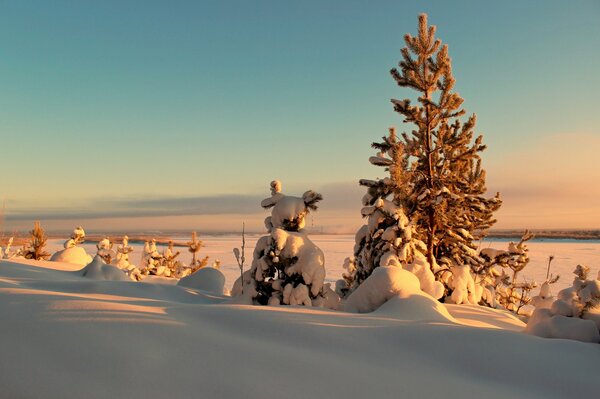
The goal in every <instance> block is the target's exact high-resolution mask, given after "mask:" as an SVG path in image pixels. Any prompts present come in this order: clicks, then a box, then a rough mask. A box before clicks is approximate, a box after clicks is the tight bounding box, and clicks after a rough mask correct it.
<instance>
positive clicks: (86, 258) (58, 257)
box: [50, 246, 92, 266]
mask: <svg viewBox="0 0 600 399" xmlns="http://www.w3.org/2000/svg"><path fill="white" fill-rule="evenodd" d="M50 260H51V261H52V262H63V263H73V264H75V265H81V266H85V265H87V264H89V263H91V262H92V257H91V256H90V255H89V254H88V253H87V252H85V249H83V248H82V247H76V246H75V247H70V248H65V249H63V250H61V251H58V252H55V253H54V255H52V257H51V258H50Z"/></svg>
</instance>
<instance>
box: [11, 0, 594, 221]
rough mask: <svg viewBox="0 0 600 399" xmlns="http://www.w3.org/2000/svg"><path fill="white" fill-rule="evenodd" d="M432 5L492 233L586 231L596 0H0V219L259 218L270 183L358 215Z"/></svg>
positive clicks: (347, 217) (336, 215) (327, 209)
mask: <svg viewBox="0 0 600 399" xmlns="http://www.w3.org/2000/svg"><path fill="white" fill-rule="evenodd" d="M421 12H427V13H428V14H429V22H430V23H431V24H434V25H437V27H438V31H437V32H438V37H440V38H441V39H442V40H443V42H444V43H447V44H448V45H449V51H450V55H451V57H452V59H453V71H454V75H455V77H456V80H457V84H456V90H457V91H458V92H459V93H460V94H461V95H462V96H463V97H464V99H465V103H464V107H465V108H466V110H467V112H468V113H473V112H474V113H477V115H478V127H477V132H478V133H480V134H484V141H485V143H487V144H488V146H489V147H488V150H487V151H486V152H485V153H484V154H483V157H484V166H485V167H486V168H487V170H488V187H489V189H490V191H491V192H495V191H500V192H501V194H502V197H503V200H504V205H503V208H502V210H501V211H500V212H499V213H498V220H499V222H498V225H497V227H499V228H524V227H531V228H600V161H599V159H600V158H599V157H598V155H597V152H598V151H599V149H600V111H599V110H598V107H599V106H600V75H599V74H598V65H600V24H599V23H598V21H599V20H600V2H598V1H577V2H567V1H547V0H545V1H518V2H517V1H514V2H482V1H459V2H448V1H433V2H432V1H427V2H420V1H398V0H396V1H376V2H373V1H347V0H346V1H302V2H291V1H169V2H167V1H103V2H92V1H52V2H48V1H36V2H34V1H24V0H20V1H0V135H1V141H0V143H1V144H0V148H1V150H2V153H1V157H0V165H1V166H2V171H3V172H4V173H2V183H1V184H0V187H1V189H0V195H1V199H2V200H4V203H5V222H4V226H3V227H2V228H3V229H4V230H10V229H18V228H27V227H29V226H30V225H31V221H32V220H35V219H41V220H42V221H43V223H44V224H45V225H46V226H48V227H49V228H50V229H63V228H65V229H66V228H71V227H72V226H74V225H77V224H82V225H84V227H85V226H87V227H88V228H91V229H96V230H102V229H105V230H107V229H111V230H115V229H116V230H127V229H179V228H194V229H198V230H199V231H213V230H232V229H237V228H238V226H239V225H240V224H241V221H242V220H246V221H248V223H249V224H250V226H252V227H253V228H255V230H260V228H261V225H262V222H261V221H262V219H263V218H264V216H265V215H266V213H267V212H266V211H262V210H261V209H260V208H259V204H258V201H259V200H260V199H261V198H263V197H266V196H268V193H269V189H268V184H269V181H270V180H272V179H274V178H277V179H280V180H281V181H282V182H283V186H284V192H286V193H289V194H298V195H299V194H301V193H302V192H303V191H305V190H306V189H309V188H312V189H316V190H321V191H322V192H323V194H324V196H325V200H324V201H323V203H322V211H320V212H318V213H317V214H316V215H315V216H314V220H311V223H313V224H315V225H316V226H317V227H320V226H322V227H323V228H324V229H325V230H327V231H348V232H351V231H353V230H354V229H355V228H356V227H357V226H358V225H359V224H360V216H359V212H360V203H359V199H360V196H361V193H362V189H360V188H358V187H357V180H358V179H359V178H374V177H378V176H379V177H381V176H382V175H383V170H381V169H380V168H376V167H373V166H370V165H369V164H368V162H367V159H368V157H369V156H370V155H371V154H372V150H371V148H370V143H371V142H372V141H374V140H377V139H378V138H380V137H381V136H382V135H384V134H386V131H387V128H388V127H389V126H397V127H398V128H399V129H400V130H402V129H403V126H402V118H401V117H400V116H399V115H397V114H396V113H394V112H393V110H392V106H391V104H390V102H389V100H390V98H392V97H395V98H404V97H406V96H408V95H412V93H410V92H409V91H408V90H407V89H401V88H398V87H397V86H396V85H395V83H394V82H393V80H392V78H391V77H390V75H389V69H390V68H392V67H394V66H396V64H397V62H398V61H399V59H400V55H399V50H400V48H401V47H403V39H402V37H403V35H404V34H405V33H407V32H411V33H415V31H416V26H417V15H418V14H419V13H421Z"/></svg>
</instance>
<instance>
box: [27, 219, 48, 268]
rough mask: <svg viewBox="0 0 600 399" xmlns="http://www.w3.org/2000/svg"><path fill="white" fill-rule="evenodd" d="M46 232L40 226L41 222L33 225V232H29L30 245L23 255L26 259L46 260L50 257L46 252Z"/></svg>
mask: <svg viewBox="0 0 600 399" xmlns="http://www.w3.org/2000/svg"><path fill="white" fill-rule="evenodd" d="M47 240H48V238H47V237H46V232H45V231H44V229H43V228H42V226H41V225H40V222H39V221H36V222H35V224H34V225H33V230H31V231H30V232H29V243H28V245H27V247H26V248H25V249H24V250H23V255H24V257H25V258H26V259H35V260H46V259H48V258H49V257H50V254H49V253H48V252H46V251H44V247H45V246H46V241H47Z"/></svg>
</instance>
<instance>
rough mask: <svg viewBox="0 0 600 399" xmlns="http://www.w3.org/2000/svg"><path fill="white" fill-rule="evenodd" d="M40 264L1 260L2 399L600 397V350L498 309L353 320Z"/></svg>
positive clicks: (411, 305)
mask: <svg viewBox="0 0 600 399" xmlns="http://www.w3.org/2000/svg"><path fill="white" fill-rule="evenodd" d="M40 265H43V267H39V266H38V265H37V264H36V263H35V262H16V261H15V262H6V261H2V262H0V315H1V316H2V324H1V326H2V328H0V353H2V356H1V357H0V367H1V368H2V373H0V386H1V387H2V391H1V394H0V396H2V397H6V398H14V397H30V398H34V397H44V398H66V399H69V398H81V397H94V398H115V397H127V398H133V399H135V398H165V397H169V398H189V397H207V398H217V397H218V398H238V397H244V398H247V399H253V398H264V397H265V396H269V395H270V394H271V393H273V392H278V393H280V395H282V396H285V397H286V398H292V399H293V398H302V399H305V398H307V397H315V398H321V397H328V398H344V399H347V398H361V399H364V398H397V397H399V396H402V397H407V398H411V397H413V398H416V397H420V398H423V397H461V398H475V397H483V398H507V397H518V398H540V397H544V398H561V397H562V398H566V397H572V396H573V394H574V393H576V394H577V395H578V396H581V397H596V396H597V394H598V391H599V390H600V382H598V379H597V375H596V374H597V368H596V365H597V361H598V356H599V355H600V348H599V347H598V346H597V345H595V344H586V343H581V342H576V341H569V340H548V339H543V338H539V337H535V336H531V335H527V334H523V333H521V332H519V331H518V330H519V329H520V328H522V325H521V326H519V325H518V323H517V322H515V321H514V318H513V317H512V316H509V315H507V314H506V313H504V312H499V311H495V310H493V309H482V310H480V309H477V308H475V307H470V306H462V305H453V306H449V307H448V309H450V313H451V316H450V317H449V316H448V315H444V314H442V313H441V312H434V311H433V310H427V309H429V307H430V302H428V301H427V300H425V299H423V297H420V296H418V295H417V296H415V294H414V293H412V292H408V290H407V291H406V292H405V294H403V295H404V296H405V298H400V297H399V296H398V295H392V296H391V297H390V298H389V299H388V300H387V301H386V302H385V303H384V304H383V305H381V306H380V307H379V308H378V309H377V310H376V311H374V312H371V313H347V312H340V311H331V310H324V309H318V308H306V307H289V306H285V307H283V306H277V307H271V306H246V305H234V304H229V303H228V301H227V300H225V299H223V298H219V297H216V296H214V295H208V294H204V293H203V292H202V291H198V290H195V289H189V288H186V287H183V286H173V285H163V284H151V283H147V284H145V283H136V282H132V281H111V280H104V281H99V280H94V279H89V278H82V277H81V276H80V275H78V274H76V273H72V272H69V271H67V270H72V265H71V266H70V265H68V264H61V263H55V262H45V263H44V262H42V263H40ZM48 265H53V266H55V267H57V268H61V269H63V270H53V269H50V268H48ZM69 268H71V269H69ZM121 273H122V272H121ZM423 315H425V316H426V317H424V316H423ZM516 365H518V367H517V366H516ZM563 365H568V367H563ZM357 375H360V378H354V376H357Z"/></svg>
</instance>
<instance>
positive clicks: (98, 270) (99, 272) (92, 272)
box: [76, 255, 130, 281]
mask: <svg viewBox="0 0 600 399" xmlns="http://www.w3.org/2000/svg"><path fill="white" fill-rule="evenodd" d="M76 273H77V274H79V275H80V276H82V277H87V278H91V279H94V280H109V281H130V279H129V277H127V275H126V274H125V273H123V272H122V271H121V269H119V268H117V267H115V266H112V265H107V264H106V263H104V261H103V260H102V257H100V255H96V256H95V257H94V259H93V260H92V262H91V263H90V264H88V265H87V266H86V267H84V268H83V269H81V270H79V271H77V272H76Z"/></svg>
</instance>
